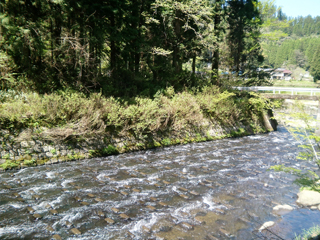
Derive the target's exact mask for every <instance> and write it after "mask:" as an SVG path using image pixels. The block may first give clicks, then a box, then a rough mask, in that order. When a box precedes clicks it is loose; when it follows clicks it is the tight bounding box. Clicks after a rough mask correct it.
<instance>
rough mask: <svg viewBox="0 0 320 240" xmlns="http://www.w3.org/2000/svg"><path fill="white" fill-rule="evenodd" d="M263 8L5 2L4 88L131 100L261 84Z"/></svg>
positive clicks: (202, 2)
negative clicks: (239, 82)
mask: <svg viewBox="0 0 320 240" xmlns="http://www.w3.org/2000/svg"><path fill="white" fill-rule="evenodd" d="M259 6H260V5H259V3H258V1H257V0H227V1H224V0H215V1H212V0H184V1H180V0H179V1H174V0H128V1H118V0H103V1H102V0H99V1H97V0H90V1H88V0H48V1H43V0H10V1H9V0H6V1H1V5H0V13H1V15H0V19H1V25H0V46H1V52H0V54H1V60H0V68H1V84H0V87H1V89H17V90H23V91H25V90H31V91H36V92H39V93H50V92H53V91H56V90H64V89H71V90H76V91H81V92H84V93H88V92H94V91H102V93H103V94H104V95H106V96H116V97H118V96H128V97H131V96H136V95H141V96H153V95H154V94H155V93H156V92H158V91H161V89H164V88H166V87H170V86H172V87H174V89H176V90H178V91H179V89H180V90H181V89H184V88H193V87H194V88H202V87H203V86H206V85H212V84H215V85H218V86H219V85H220V86H221V85H223V84H224V81H222V80H221V77H220V76H219V74H220V73H221V72H223V71H225V72H229V73H231V72H232V73H239V74H240V73H246V76H247V77H250V78H251V77H252V79H257V73H256V71H255V69H256V68H257V67H259V65H260V64H261V63H262V61H263V57H262V49H261V46H260V28H261V24H262V19H261V18H260V12H259ZM204 66H205V67H204ZM219 70H220V71H219Z"/></svg>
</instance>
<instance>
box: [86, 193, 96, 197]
mask: <svg viewBox="0 0 320 240" xmlns="http://www.w3.org/2000/svg"><path fill="white" fill-rule="evenodd" d="M87 196H88V197H91V198H94V197H96V196H95V195H93V194H92V193H88V194H87Z"/></svg>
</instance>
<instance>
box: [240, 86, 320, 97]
mask: <svg viewBox="0 0 320 240" xmlns="http://www.w3.org/2000/svg"><path fill="white" fill-rule="evenodd" d="M234 88H235V89H238V90H246V91H273V94H275V93H276V92H278V93H279V94H281V92H291V95H294V93H298V92H308V93H310V96H313V95H315V93H320V88H289V87H234Z"/></svg>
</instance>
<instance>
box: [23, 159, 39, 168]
mask: <svg viewBox="0 0 320 240" xmlns="http://www.w3.org/2000/svg"><path fill="white" fill-rule="evenodd" d="M35 163H36V160H34V159H31V160H24V161H23V164H24V165H26V166H33V165H34V164H35Z"/></svg>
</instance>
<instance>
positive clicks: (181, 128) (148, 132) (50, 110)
mask: <svg viewBox="0 0 320 240" xmlns="http://www.w3.org/2000/svg"><path fill="white" fill-rule="evenodd" d="M0 96H1V98H0V100H1V105H0V128H1V130H0V142H1V146H0V152H1V160H0V164H1V165H0V167H1V168H2V169H12V168H24V167H27V166H36V165H43V164H53V163H58V162H66V161H72V160H77V159H84V158H90V157H97V156H104V155H110V154H117V153H124V152H130V151H136V150H143V149H150V148H155V147H163V146H170V145H176V144H185V143H191V142H202V141H209V140H215V139H221V138H226V137H239V136H245V135H250V134H257V133H263V132H267V131H272V130H273V128H276V123H275V122H274V121H273V120H270V118H271V117H272V113H271V112H270V111H269V115H268V114H267V112H268V111H267V109H268V107H269V106H268V103H267V102H266V101H265V99H262V98H260V97H259V96H258V95H257V94H254V93H246V92H235V91H232V92H230V91H226V90H225V91H222V90H220V89H219V88H217V87H211V88H205V89H203V90H202V91H201V92H190V91H185V92H181V93H175V92H174V90H173V89H172V88H168V89H166V90H165V91H163V92H162V93H159V94H158V95H157V96H155V97H154V98H153V99H147V98H139V97H136V98H134V99H129V100H125V99H115V98H112V97H110V98H106V97H103V96H102V95H101V94H91V95H90V96H87V97H86V96H84V95H82V94H80V93H68V92H62V93H59V94H51V95H38V94H35V93H28V94H25V93H23V94H22V93H16V92H13V91H8V92H1V95H0ZM272 125H273V126H272Z"/></svg>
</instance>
